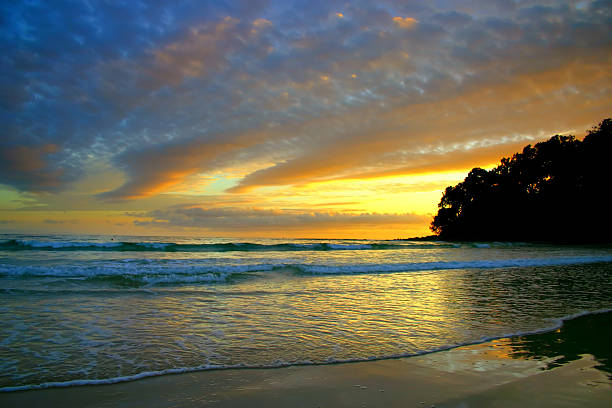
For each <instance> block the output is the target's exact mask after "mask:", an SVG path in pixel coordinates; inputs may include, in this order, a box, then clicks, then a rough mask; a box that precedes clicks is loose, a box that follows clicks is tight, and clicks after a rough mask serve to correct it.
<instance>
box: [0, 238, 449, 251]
mask: <svg viewBox="0 0 612 408" xmlns="http://www.w3.org/2000/svg"><path fill="white" fill-rule="evenodd" d="M454 246H455V245H453V244H447V243H404V244H397V243H380V242H379V243H368V244H345V243H343V244H336V243H328V242H322V243H306V244H300V243H280V244H257V243H251V242H229V243H217V244H179V243H173V242H78V241H35V240H19V239H9V240H5V241H1V242H0V250H4V251H117V252H131V251H138V252H152V251H155V252H231V251H239V252H256V251H356V250H389V249H427V248H440V247H454Z"/></svg>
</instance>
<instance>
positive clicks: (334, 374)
mask: <svg viewBox="0 0 612 408" xmlns="http://www.w3.org/2000/svg"><path fill="white" fill-rule="evenodd" d="M611 320H612V312H610V311H598V312H590V313H583V314H581V315H580V316H575V317H574V318H572V319H568V318H565V319H564V320H563V322H564V323H563V326H561V327H559V328H552V329H551V330H548V331H546V332H540V333H537V334H533V333H532V334H523V335H519V336H514V337H501V338H497V339H493V340H490V341H485V342H480V343H475V344H470V345H463V346H459V347H453V348H450V349H446V350H443V351H436V352H431V353H427V354H421V355H417V356H412V357H402V358H391V359H382V360H374V361H361V362H350V363H334V364H323V365H297V366H288V367H281V368H248V369H245V368H241V369H221V370H218V369H217V370H203V371H192V372H189V373H181V374H168V375H161V376H154V377H149V378H145V379H140V380H137V381H129V382H121V383H116V384H110V385H93V386H92V385H81V386H76V387H62V388H46V389H37V390H28V391H14V392H4V393H0V405H2V406H3V407H13V406H14V407H17V406H40V405H44V406H49V407H53V406H58V407H59V406H68V407H71V406H75V407H76V406H85V407H106V406H138V405H140V406H158V407H166V406H218V407H247V406H272V407H275V406H278V407H282V406H304V407H317V406H320V407H324V406H330V407H331V406H347V407H348V406H389V407H393V406H398V407H399V406H410V404H414V405H413V406H431V405H432V404H433V405H435V406H436V407H440V406H448V407H453V406H469V407H472V406H488V405H491V404H492V403H493V402H494V403H495V405H496V406H520V405H525V404H526V403H527V404H531V405H533V404H534V401H537V404H538V405H539V406H576V404H577V402H579V403H580V404H578V405H580V406H607V405H609V404H610V403H612V371H611V369H610V367H609V365H610V364H612V361H611V360H610V359H608V356H609V351H607V350H605V348H607V341H606V340H609V337H608V336H605V330H608V331H610V328H608V327H609V322H610V321H611ZM602 330H604V332H602ZM602 337H603V339H602ZM597 339H599V340H598V341H599V343H596V344H595V343H593V341H594V340H597ZM556 344H561V345H569V346H568V347H571V348H570V349H567V350H565V349H555V347H557V346H556ZM581 345H587V347H586V349H584V350H583V349H582V348H581ZM563 347H565V346H563ZM602 352H604V353H607V354H605V355H603V357H602V355H601V353H602ZM546 353H547V354H546ZM602 361H603V370H602ZM466 404H467V405H466ZM504 404H506V405H504Z"/></svg>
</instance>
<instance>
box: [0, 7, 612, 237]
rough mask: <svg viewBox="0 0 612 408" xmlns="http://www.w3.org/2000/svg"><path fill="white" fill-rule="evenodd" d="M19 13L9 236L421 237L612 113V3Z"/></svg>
mask: <svg viewBox="0 0 612 408" xmlns="http://www.w3.org/2000/svg"><path fill="white" fill-rule="evenodd" d="M1 4H2V5H1V6H0V27H1V29H0V46H1V48H2V49H3V50H4V52H3V56H2V57H1V58H0V66H1V71H0V72H1V76H0V92H1V94H0V95H1V98H0V115H2V122H3V124H4V127H3V129H2V137H0V209H1V211H0V220H2V221H3V224H0V227H2V226H7V227H6V228H7V229H10V230H16V231H20V230H24V231H25V230H34V229H37V228H38V229H45V228H47V229H48V228H51V227H53V228H56V229H57V228H58V227H62V228H64V227H65V228H68V230H70V231H75V230H81V231H89V230H91V231H93V232H106V230H105V229H104V228H103V227H102V226H101V225H97V224H96V225H97V226H95V228H94V224H95V223H94V222H93V221H92V219H93V218H95V216H94V215H92V214H94V212H96V211H98V212H99V214H100V216H103V217H106V218H113V217H114V218H116V219H117V220H116V222H112V223H111V224H110V225H109V226H108V228H109V231H110V230H111V229H116V228H118V227H121V228H119V229H120V230H121V231H124V232H134V233H149V232H156V233H159V232H160V231H165V230H167V231H169V232H172V231H174V232H176V231H191V232H193V231H195V232H197V233H207V234H224V235H227V234H230V235H231V234H245V233H249V234H251V233H253V234H255V233H256V231H254V230H256V229H261V228H263V226H262V225H261V224H262V223H261V219H262V218H261V216H262V214H264V213H265V214H267V215H266V216H267V217H271V218H272V219H274V220H275V221H274V222H272V223H271V224H272V225H276V226H277V227H278V229H277V230H274V231H272V230H270V232H269V233H270V234H273V233H279V232H283V231H287V229H291V228H293V229H292V230H291V231H293V232H292V234H300V233H302V232H305V231H306V232H308V233H312V234H315V235H316V234H317V231H319V230H320V231H321V234H323V235H325V234H328V233H330V232H329V230H328V229H329V228H332V227H333V228H334V229H338V231H342V227H341V226H342V225H348V224H350V223H352V224H353V225H364V227H363V228H366V226H367V228H366V229H368V231H370V233H371V234H373V235H377V233H376V231H377V228H378V229H379V228H384V229H388V227H389V225H392V226H394V227H395V228H404V230H406V231H411V232H414V233H418V232H423V231H426V227H427V224H428V220H429V218H428V217H430V215H431V213H432V212H433V211H435V205H436V204H437V200H439V195H440V194H441V193H440V192H441V191H442V189H443V188H444V186H445V184H448V183H449V182H450V183H454V182H456V181H459V180H460V178H461V174H463V173H462V172H466V171H467V170H469V169H470V168H472V167H475V166H479V165H482V166H486V165H491V164H493V163H495V162H496V161H498V160H499V158H500V157H501V156H503V155H510V154H512V153H513V152H515V151H517V150H518V149H520V148H521V147H522V146H523V145H525V144H527V143H533V142H535V141H538V140H542V139H545V138H547V137H549V136H551V135H553V134H555V133H573V134H577V135H580V134H583V133H584V131H585V130H586V129H588V128H589V127H591V126H593V125H595V124H596V123H597V122H599V121H600V120H602V119H603V118H605V117H608V116H610V112H609V108H610V106H612V104H611V98H610V85H611V83H612V81H611V74H610V72H612V70H611V69H610V68H611V67H610V65H611V62H610V61H611V56H612V55H611V54H612V52H611V51H612V47H611V45H612V34H610V29H609V28H610V27H611V26H612V13H611V8H610V3H609V2H607V1H528V0H525V1H501V0H500V1H491V0H488V1H461V0H459V1H442V0H440V1H402V2H399V1H388V2H387V1H377V2H366V1H363V2H359V1H354V2H339V1H278V2H275V1H231V2H222V1H210V2H206V1H178V2H166V1H146V2H145V1H125V2H119V1H74V2H72V1H24V2H15V1H10V2H9V1H6V2H2V3H1ZM423 175H425V176H423ZM432 175H437V176H432ZM419 177H420V178H419ZM423 177H425V178H423ZM356 186H359V187H358V189H357V191H356V190H355V188H356ZM436 197H437V198H436ZM381 200H384V201H385V203H384V204H383V203H381V202H380V201H381ZM400 202H401V203H402V206H403V207H402V206H400V205H399V204H398V203H400ZM426 202H427V203H430V204H429V207H427V205H426V204H425V203H426ZM402 208H403V209H402ZM193 209H196V210H193ZM60 212H62V214H64V213H65V212H70V213H69V214H64V215H61V216H59V215H58V214H60ZM189 214H191V215H189ZM228 214H231V215H228ZM50 217H51V218H50ZM53 217H55V218H53ZM58 217H59V218H58ZM92 217H93V218H92ZM194 217H198V218H194ZM224 217H225V218H224ZM393 217H396V218H393ZM114 218H113V219H114ZM119 218H121V220H119ZM229 219H231V220H234V221H235V220H242V222H237V223H235V222H232V223H228V222H227V221H228V220H229ZM323 219H325V220H335V221H333V222H331V221H329V222H328V221H326V222H322V221H320V220H323ZM393 219H394V220H396V221H397V222H395V221H390V220H393ZM44 220H47V221H55V222H47V223H45V222H44ZM313 220H318V221H316V222H315V221H313ZM192 221H193V222H192ZM317 223H318V224H317ZM381 223H382V224H381ZM119 224H121V225H119ZM229 224H231V225H232V226H233V227H231V228H230V227H227V228H226V227H225V226H227V225H229ZM271 224H270V222H268V223H265V225H267V226H269V225H271ZM315 224H316V225H320V227H315ZM189 225H197V227H195V226H194V227H193V228H191V227H189ZM330 225H331V227H330ZM309 226H310V227H312V228H310V227H309ZM90 227H91V228H90ZM147 228H149V229H147ZM151 228H154V229H151ZM224 228H225V229H224ZM347 228H348V227H347ZM268 229H269V228H268ZM275 231H276V232H275ZM355 233H357V232H355ZM359 233H360V234H361V233H363V231H362V232H359ZM340 235H342V234H340Z"/></svg>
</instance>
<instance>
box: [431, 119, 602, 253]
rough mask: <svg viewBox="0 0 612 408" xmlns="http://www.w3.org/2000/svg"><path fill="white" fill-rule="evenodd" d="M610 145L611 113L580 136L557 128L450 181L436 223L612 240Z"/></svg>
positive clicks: (444, 234)
mask: <svg viewBox="0 0 612 408" xmlns="http://www.w3.org/2000/svg"><path fill="white" fill-rule="evenodd" d="M611 152H612V119H605V120H603V121H602V122H601V123H600V124H599V125H598V126H596V127H594V128H592V129H591V130H590V131H589V132H588V135H587V136H586V137H585V138H584V139H583V140H582V141H581V140H579V139H576V138H575V137H574V136H559V135H556V136H553V137H551V138H550V139H549V140H547V141H545V142H540V143H537V144H536V145H534V146H531V145H527V146H525V148H523V151H522V152H521V153H516V154H514V155H513V156H512V157H511V158H502V159H501V162H500V165H499V166H497V167H495V168H494V169H492V170H489V171H487V170H483V169H481V168H474V169H472V171H470V173H469V174H468V175H467V177H466V178H465V179H464V180H463V182H461V183H459V184H457V185H456V186H450V187H447V188H446V190H445V192H444V194H443V196H442V199H441V200H440V203H439V204H438V213H437V215H436V216H435V217H434V219H433V221H432V223H431V227H430V228H431V230H432V231H433V232H434V233H435V234H437V235H438V236H439V237H440V238H442V239H447V240H530V241H534V240H537V241H562V242H604V241H606V242H610V241H612V239H611V238H609V234H610V231H611V228H612V222H611V220H612V216H611V212H610V211H609V209H608V207H609V203H608V202H607V201H606V198H605V197H607V195H608V194H607V191H606V190H608V189H609V186H610V180H611V176H612V171H611V170H610V166H609V165H608V164H607V162H608V161H609V160H610V157H608V156H609V155H610V153H611Z"/></svg>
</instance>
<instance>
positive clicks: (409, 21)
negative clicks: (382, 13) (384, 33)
mask: <svg viewBox="0 0 612 408" xmlns="http://www.w3.org/2000/svg"><path fill="white" fill-rule="evenodd" d="M417 22H418V21H417V20H416V19H415V18H412V17H399V16H398V17H393V24H395V25H396V26H398V27H399V28H403V29H409V28H413V27H414V26H415V24H416V23H417Z"/></svg>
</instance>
